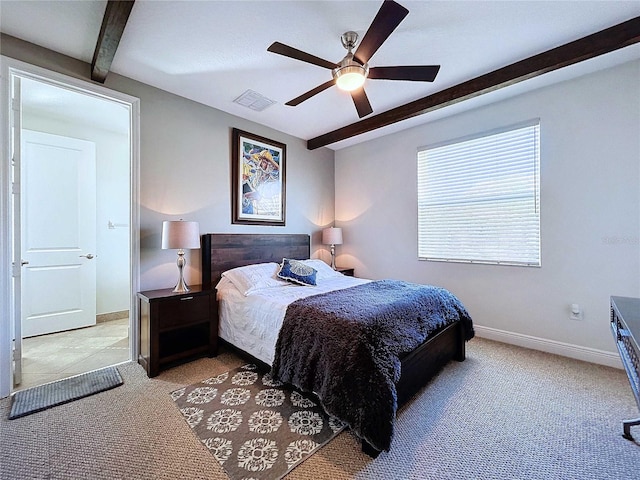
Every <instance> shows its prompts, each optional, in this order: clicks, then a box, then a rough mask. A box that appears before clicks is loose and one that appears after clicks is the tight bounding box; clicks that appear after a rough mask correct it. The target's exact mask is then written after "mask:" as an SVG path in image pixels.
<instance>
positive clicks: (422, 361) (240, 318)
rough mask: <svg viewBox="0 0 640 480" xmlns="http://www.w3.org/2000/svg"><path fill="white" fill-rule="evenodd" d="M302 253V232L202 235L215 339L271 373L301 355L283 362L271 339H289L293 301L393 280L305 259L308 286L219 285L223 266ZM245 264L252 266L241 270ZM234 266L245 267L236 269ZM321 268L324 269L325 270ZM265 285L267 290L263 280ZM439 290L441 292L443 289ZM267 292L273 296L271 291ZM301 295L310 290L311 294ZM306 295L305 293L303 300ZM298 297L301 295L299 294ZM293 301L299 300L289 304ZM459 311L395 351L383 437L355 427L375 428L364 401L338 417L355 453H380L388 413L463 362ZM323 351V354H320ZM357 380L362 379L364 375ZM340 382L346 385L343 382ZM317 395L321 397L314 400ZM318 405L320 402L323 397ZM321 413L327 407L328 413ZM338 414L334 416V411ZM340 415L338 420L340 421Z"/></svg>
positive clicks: (466, 335)
mask: <svg viewBox="0 0 640 480" xmlns="http://www.w3.org/2000/svg"><path fill="white" fill-rule="evenodd" d="M309 257H310V238H309V236H308V235H304V234H273V235H269V234H266V235H263V234H205V235H203V236H202V276H203V278H202V283H203V285H204V286H211V288H216V286H217V287H218V298H219V308H218V312H219V337H220V339H221V341H222V342H224V343H227V344H229V345H231V347H233V348H234V349H236V350H239V351H240V352H241V353H242V354H245V355H247V356H249V357H250V358H252V359H253V360H254V361H257V363H259V364H262V365H263V366H265V367H267V368H270V367H272V366H273V367H274V368H273V371H275V372H276V373H279V374H288V375H290V374H291V372H290V371H289V370H290V367H291V365H292V364H296V363H297V364H304V363H305V362H304V361H302V362H301V361H300V359H301V357H297V362H295V361H293V360H291V359H289V361H288V364H287V362H286V361H285V360H283V358H282V355H280V353H281V347H282V345H281V343H283V342H284V340H282V339H281V340H282V341H281V342H279V337H282V338H291V339H294V340H295V337H296V331H295V330H291V328H293V327H291V325H292V320H291V319H288V317H289V314H290V313H292V312H294V311H299V310H296V309H295V308H294V307H297V306H298V304H299V303H300V302H313V301H315V302H316V303H318V302H321V299H322V298H323V296H325V295H327V296H329V295H334V296H340V295H342V296H345V295H346V296H349V295H350V294H351V293H352V292H356V291H358V290H362V293H366V292H365V291H366V290H367V289H372V288H382V287H384V288H390V287H392V286H393V288H395V284H393V285H392V284H391V283H389V282H392V281H380V282H371V281H369V280H364V279H357V278H352V277H346V276H344V275H341V274H338V273H335V272H334V274H333V275H332V274H331V273H328V272H326V269H324V268H320V267H321V266H322V265H324V264H322V265H319V264H318V263H317V262H319V260H314V261H311V262H316V263H310V264H311V265H315V267H318V269H317V270H318V278H319V279H320V278H322V281H318V282H317V286H315V287H313V289H307V288H306V287H301V286H297V285H289V286H287V287H282V288H281V287H279V286H278V288H277V289H273V288H265V289H263V290H260V291H256V292H252V293H251V295H248V292H243V293H244V294H243V293H240V292H238V290H243V289H242V288H239V289H238V288H227V287H228V285H226V284H225V282H227V283H228V279H229V278H233V277H231V276H230V274H229V271H232V270H234V269H236V270H240V271H243V270H247V269H254V268H255V269H256V270H260V269H262V268H263V267H264V268H267V266H268V265H271V266H273V264H277V263H281V262H282V260H283V258H287V259H297V260H307V259H309ZM250 265H251V266H252V267H247V266H250ZM238 267H247V268H242V269H238ZM269 268H272V267H269ZM329 271H331V270H330V268H329ZM225 272H227V273H225ZM223 274H224V275H223ZM221 280H222V281H221ZM385 282H388V283H389V285H387V284H385ZM236 283H237V280H236ZM281 283H282V282H281ZM236 286H237V285H236ZM267 286H269V287H270V285H267ZM440 290H442V291H444V292H446V290H444V289H440ZM273 292H277V293H275V294H274V293H273ZM307 292H312V294H309V293H307ZM447 293H448V292H447ZM308 295H312V296H311V297H307V296H308ZM449 295H450V294H449ZM242 297H245V298H242ZM303 297H307V298H304V299H303ZM331 298H334V297H331ZM454 298H455V297H454ZM298 299H302V300H300V301H297V300H298ZM455 300H457V299H455ZM461 310H462V311H464V307H461ZM305 311H306V310H305ZM285 313H286V315H287V319H285V321H284V323H283V320H282V319H283V316H284V315H285ZM464 313H465V315H461V317H460V318H459V319H457V318H456V319H455V320H452V321H449V322H448V323H447V324H446V325H443V326H441V327H438V328H437V330H435V331H434V332H433V333H431V334H429V336H428V337H427V338H426V340H424V342H422V343H420V344H419V345H418V346H417V347H415V348H413V349H412V350H411V351H408V352H403V353H402V354H401V355H399V362H398V363H399V368H398V372H401V373H398V375H397V377H399V378H395V379H394V381H393V383H394V385H393V386H392V388H393V389H394V392H393V394H394V405H393V407H394V409H393V418H392V420H391V426H390V429H391V430H390V432H391V433H390V434H389V432H386V431H385V432H384V433H381V435H383V436H388V437H389V438H388V439H386V437H384V438H383V440H382V441H380V439H379V438H374V437H372V436H371V432H365V431H361V430H360V427H361V425H365V426H367V427H366V428H373V427H371V425H375V424H376V422H378V423H379V420H380V419H379V418H377V417H376V415H374V414H373V413H369V412H368V411H367V408H368V405H367V406H366V407H365V406H363V412H365V413H363V414H362V415H363V418H362V419H361V420H359V421H358V422H352V421H346V423H348V424H349V426H350V427H351V428H352V430H354V433H355V434H356V435H358V436H359V437H360V438H361V439H362V447H363V451H365V452H366V453H367V454H369V455H371V456H373V457H375V456H377V455H378V454H379V453H380V451H381V450H388V446H389V445H390V436H392V435H393V431H392V428H393V425H392V424H393V420H395V411H396V408H397V407H398V406H401V405H402V404H404V403H405V402H406V401H407V400H409V399H410V398H411V397H412V396H413V395H414V394H415V393H416V392H417V391H418V390H420V389H421V388H422V387H423V386H424V385H425V384H426V383H427V382H428V381H429V380H430V379H431V378H432V377H433V376H434V375H435V374H436V373H437V372H438V371H439V370H440V369H441V368H442V367H443V366H444V365H446V364H447V363H448V362H449V361H451V360H457V361H463V360H464V359H465V342H466V341H467V340H469V339H470V338H472V337H473V327H472V325H471V320H470V318H468V316H467V315H466V311H464ZM463 317H464V318H463ZM273 318H275V320H274V319H273ZM278 318H279V320H278ZM287 322H289V323H287ZM283 325H284V327H286V328H284V327H283ZM281 329H282V330H281ZM294 340H292V341H294ZM292 350H294V349H292ZM298 350H300V349H298ZM325 356H327V354H326V353H325ZM294 360H295V358H294ZM274 361H275V362H274ZM315 361H316V357H314V360H313V362H315ZM313 362H312V363H313ZM357 363H360V362H357ZM283 365H284V366H283ZM314 365H315V363H314ZM285 367H286V368H285ZM361 374H362V372H360V373H359V374H358V375H357V376H358V378H360V377H361V376H362V375H361ZM290 379H291V377H287V378H284V380H285V381H286V380H290ZM296 380H298V379H296ZM362 381H363V382H365V383H366V380H362ZM289 383H292V384H293V385H294V386H297V387H299V388H301V389H302V390H304V391H308V392H310V393H313V394H318V391H319V390H317V389H313V388H312V387H310V386H308V385H307V386H306V387H305V386H303V385H301V384H299V382H297V381H290V382H289ZM343 383H345V384H347V383H348V382H343ZM352 385H353V383H352ZM356 387H358V388H362V389H364V390H366V388H368V387H367V386H366V385H364V386H362V385H357V386H356ZM356 390H357V388H354V392H355V391H356ZM319 396H320V395H319ZM320 397H321V396H320ZM320 400H321V401H323V399H322V397H321V398H320ZM325 400H326V399H325ZM395 400H397V402H395ZM365 403H367V404H368V403H370V402H367V401H363V404H365ZM323 405H325V403H324V402H323ZM325 409H326V407H325ZM329 413H335V412H333V411H330V412H329ZM367 415H368V416H367ZM336 416H338V415H336ZM338 418H340V417H339V416H338ZM340 419H341V420H345V419H344V418H340ZM376 428H377V427H376ZM383 430H384V429H383ZM389 435H390V436H389ZM374 436H375V432H374ZM385 441H386V443H385Z"/></svg>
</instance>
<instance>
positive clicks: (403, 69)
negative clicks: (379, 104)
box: [267, 0, 440, 118]
mask: <svg viewBox="0 0 640 480" xmlns="http://www.w3.org/2000/svg"><path fill="white" fill-rule="evenodd" d="M408 13H409V10H407V9H406V8H405V7H403V6H402V5H400V4H398V3H396V2H394V1H392V0H385V1H384V3H383V4H382V6H381V7H380V10H378V13H377V14H376V16H375V18H374V19H373V22H372V23H371V25H370V26H369V29H368V30H367V33H365V34H364V37H363V38H362V41H361V42H360V44H359V45H358V48H357V49H356V51H355V53H352V50H353V49H354V48H355V46H356V43H357V41H358V34H357V33H356V32H351V31H350V32H346V33H344V34H343V35H342V37H341V40H342V45H343V46H344V48H346V49H347V54H346V55H345V57H344V58H343V59H342V60H341V61H340V62H339V63H333V62H329V61H327V60H324V59H322V58H319V57H316V56H314V55H311V54H309V53H306V52H303V51H302V50H298V49H297V48H293V47H290V46H288V45H285V44H283V43H280V42H274V43H272V44H271V46H270V47H269V48H268V49H267V51H269V52H272V53H277V54H278V55H284V56H285V57H290V58H295V59H296V60H300V61H302V62H307V63H311V64H313V65H317V66H319V67H323V68H328V69H330V70H331V73H332V77H333V78H332V79H331V80H329V81H327V82H325V83H323V84H322V85H318V86H317V87H315V88H313V89H311V90H309V91H308V92H306V93H303V94H302V95H300V96H299V97H296V98H294V99H293V100H290V101H288V102H287V103H286V104H285V105H289V106H296V105H299V104H300V103H302V102H304V101H305V100H308V99H309V98H311V97H313V96H314V95H317V94H318V93H320V92H322V91H324V90H326V89H327V88H329V87H332V86H333V85H337V86H338V88H340V89H342V90H346V91H348V92H349V93H351V98H353V103H354V104H355V106H356V110H357V111H358V116H359V117H360V118H362V117H365V116H367V115H369V114H370V113H372V112H373V109H372V108H371V103H369V99H368V98H367V94H366V93H365V91H364V87H363V85H364V81H365V80H366V79H367V78H370V79H377V80H409V81H414V82H433V81H434V80H435V78H436V75H437V74H438V71H439V70H440V65H414V66H400V67H369V64H368V62H369V59H370V58H371V57H372V56H373V54H374V53H376V51H377V50H378V48H380V46H381V45H382V44H383V43H384V42H385V40H386V39H387V38H388V37H389V35H391V33H392V32H393V31H394V30H395V29H396V27H397V26H398V25H400V22H402V20H404V17H406V16H407V14H408Z"/></svg>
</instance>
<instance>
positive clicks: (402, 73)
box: [368, 65, 440, 82]
mask: <svg viewBox="0 0 640 480" xmlns="http://www.w3.org/2000/svg"><path fill="white" fill-rule="evenodd" d="M439 70H440V65H413V66H406V67H371V68H370V69H369V75H368V78H373V79H378V80H409V81H413V82H433V81H434V80H435V79H436V75H438V71H439Z"/></svg>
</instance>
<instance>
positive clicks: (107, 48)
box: [91, 0, 135, 83]
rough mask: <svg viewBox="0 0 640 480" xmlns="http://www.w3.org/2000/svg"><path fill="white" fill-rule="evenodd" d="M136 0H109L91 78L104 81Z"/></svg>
mask: <svg viewBox="0 0 640 480" xmlns="http://www.w3.org/2000/svg"><path fill="white" fill-rule="evenodd" d="M134 3H135V0H109V1H108V2H107V8H106V10H105V11H104V17H103V18H102V26H101V27H100V35H98V42H97V44H96V49H95V51H94V52H93V61H92V62H91V80H94V81H96V82H100V83H104V81H105V80H106V78H107V74H108V73H109V70H110V69H111V62H113V57H115V55H116V50H117V49H118V44H119V43H120V38H122V33H123V32H124V27H125V26H126V24H127V20H129V14H130V13H131V9H132V8H133V4H134Z"/></svg>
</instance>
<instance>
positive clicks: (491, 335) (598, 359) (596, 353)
mask: <svg viewBox="0 0 640 480" xmlns="http://www.w3.org/2000/svg"><path fill="white" fill-rule="evenodd" d="M473 328H474V329H475V331H476V335H477V336H478V337H480V338H486V339H489V340H495V341H497V342H502V343H508V344H510V345H517V346H519V347H525V348H531V349H532V350H540V351H542V352H547V353H553V354H555V355H561V356H563V357H569V358H575V359H576V360H583V361H585V362H591V363H597V364H598V365H606V366H607V367H613V368H623V367H622V362H621V361H620V356H619V355H618V353H617V352H607V351H604V350H598V349H596V348H588V347H581V346H579V345H573V344H570V343H564V342H558V341H556V340H548V339H546V338H539V337H532V336H531V335H523V334H521V333H514V332H507V331H506V330H498V329H497V328H491V327H483V326H481V325H475V324H474V326H473Z"/></svg>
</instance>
